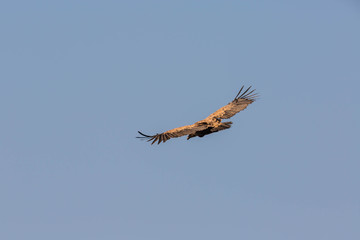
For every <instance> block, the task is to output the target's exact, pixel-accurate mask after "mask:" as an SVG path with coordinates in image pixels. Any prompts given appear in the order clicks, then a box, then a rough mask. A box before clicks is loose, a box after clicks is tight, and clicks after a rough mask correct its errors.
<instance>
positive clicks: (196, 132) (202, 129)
mask: <svg viewBox="0 0 360 240" xmlns="http://www.w3.org/2000/svg"><path fill="white" fill-rule="evenodd" d="M243 89H244V86H242V87H241V89H240V91H239V92H238V94H237V95H236V97H235V98H234V100H233V101H231V102H230V103H228V104H227V105H225V106H224V107H222V108H220V109H219V110H217V111H216V112H214V113H212V114H210V115H209V116H208V117H207V118H205V119H203V120H201V121H198V122H196V123H194V124H192V125H187V126H183V127H178V128H174V129H171V130H169V131H166V132H163V133H158V134H155V135H152V136H150V135H146V134H144V133H142V132H140V131H138V133H139V134H140V135H141V136H140V137H137V138H142V139H147V141H148V142H149V141H152V142H151V145H152V144H154V143H155V142H156V141H157V142H158V144H159V143H161V142H166V141H167V140H169V139H171V138H177V137H182V136H185V135H188V137H187V140H189V139H190V138H193V137H203V136H205V135H208V134H211V133H214V132H218V131H222V130H225V129H228V128H230V127H231V124H232V122H222V121H221V120H222V119H229V118H231V117H232V116H234V115H235V114H237V113H238V112H240V111H242V110H244V109H245V108H246V107H247V106H248V105H249V104H251V103H253V102H254V101H255V100H256V98H257V97H258V94H257V93H254V91H255V89H254V90H252V91H250V92H249V90H250V89H251V86H250V87H249V88H247V89H246V90H245V91H244V92H242V90H243Z"/></svg>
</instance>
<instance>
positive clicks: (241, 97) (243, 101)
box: [206, 86, 258, 119]
mask: <svg viewBox="0 0 360 240" xmlns="http://www.w3.org/2000/svg"><path fill="white" fill-rule="evenodd" d="M243 88H244V86H242V88H241V89H240V91H239V93H238V94H237V95H236V97H235V98H234V100H233V101H232V102H230V103H229V104H227V105H226V106H224V107H222V108H220V109H219V110H217V111H216V112H214V113H212V114H210V115H209V116H208V117H207V118H206V119H209V118H221V119H227V118H231V117H232V116H234V115H235V114H237V113H238V112H240V111H242V110H244V109H245V108H246V107H247V106H248V105H249V104H251V103H253V102H254V101H255V100H256V98H257V97H258V94H257V93H254V91H255V89H254V90H251V91H250V92H249V90H250V88H251V86H250V87H249V88H248V89H246V90H245V91H244V92H242V90H243Z"/></svg>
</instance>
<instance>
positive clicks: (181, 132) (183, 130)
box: [137, 122, 208, 145]
mask: <svg viewBox="0 0 360 240" xmlns="http://www.w3.org/2000/svg"><path fill="white" fill-rule="evenodd" d="M207 127H208V126H207V124H206V123H205V122H197V123H194V124H192V125H187V126H183V127H178V128H174V129H171V130H169V131H166V132H163V133H158V134H156V135H152V136H150V135H146V134H143V133H142V132H140V131H138V133H139V134H140V135H141V137H137V138H144V139H147V141H148V142H149V141H152V143H151V145H152V144H154V143H155V142H156V141H158V144H159V143H161V142H166V141H167V140H169V139H170V138H177V137H182V136H185V135H189V134H193V133H195V132H197V131H201V130H204V129H206V128H207Z"/></svg>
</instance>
